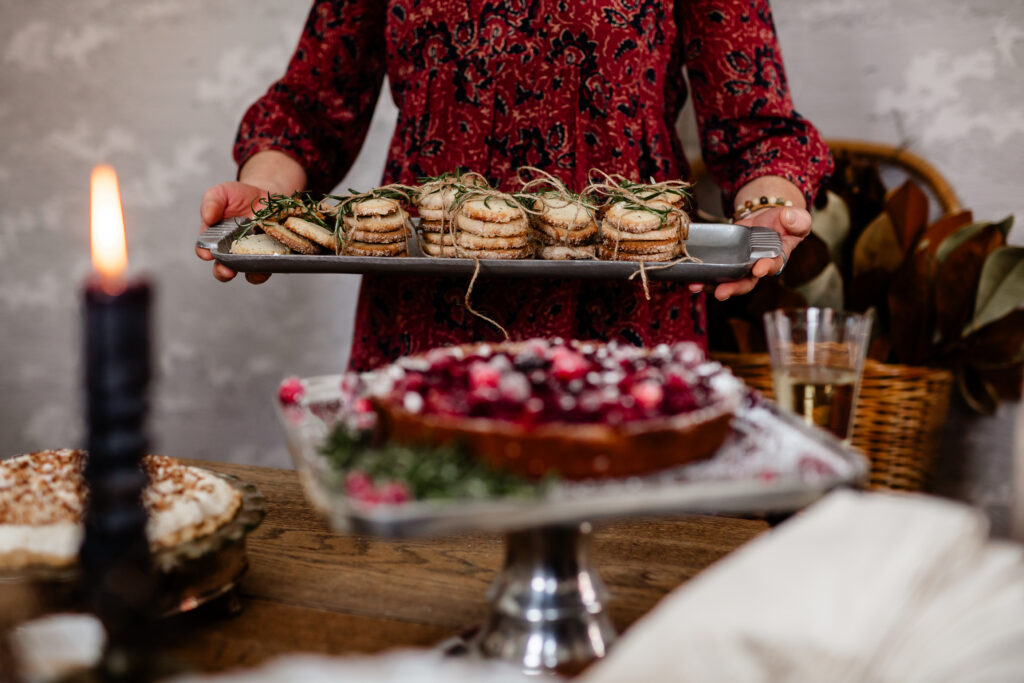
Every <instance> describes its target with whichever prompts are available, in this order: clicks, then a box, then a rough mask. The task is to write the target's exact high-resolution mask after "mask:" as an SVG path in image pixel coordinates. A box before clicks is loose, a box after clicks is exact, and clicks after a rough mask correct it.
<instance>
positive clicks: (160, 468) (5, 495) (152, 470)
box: [0, 449, 242, 569]
mask: <svg viewBox="0 0 1024 683" xmlns="http://www.w3.org/2000/svg"><path fill="white" fill-rule="evenodd" d="M87 457H88V456H87V455H86V453H85V452H84V451H80V450H71V449H63V450H51V451H40V452H38V453H29V454H27V455H19V456H16V457H13V458H10V459H8V460H2V461H0V568H6V569H18V568H22V567H28V566H33V565H49V566H65V565H71V564H73V563H74V562H75V560H76V557H77V555H78V548H79V546H80V545H81V542H82V534H83V525H82V518H83V515H84V514H85V506H86V502H87V499H88V490H87V488H86V483H85V477H84V475H83V471H84V468H85V461H86V458H87ZM142 466H143V467H144V468H145V470H146V473H147V475H148V477H149V485H148V486H147V488H146V489H145V491H144V492H143V495H142V503H143V507H144V508H145V509H146V512H147V514H148V516H149V521H148V523H147V525H146V535H147V536H148V537H149V545H150V548H151V549H152V550H154V551H157V550H162V549H165V548H171V547H174V546H177V545H179V544H181V543H186V542H188V541H191V540H193V539H196V538H199V537H201V536H205V535H206V534H209V533H211V532H213V531H215V530H216V529H218V528H220V527H221V526H223V525H224V524H226V523H227V522H229V521H231V520H232V519H233V518H234V516H235V514H236V513H237V512H238V509H239V507H240V506H241V503H242V497H241V494H240V493H239V492H238V491H237V490H236V489H235V488H234V487H233V486H231V484H229V483H228V482H227V481H225V480H224V479H222V478H220V477H218V476H216V475H214V474H213V473H211V472H208V471H206V470H203V469H200V468H198V467H190V466H188V465H185V464H183V463H181V462H179V461H178V460H176V459H174V458H170V457H167V456H163V455H148V456H146V457H145V458H144V459H143V464H142Z"/></svg>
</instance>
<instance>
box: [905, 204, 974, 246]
mask: <svg viewBox="0 0 1024 683" xmlns="http://www.w3.org/2000/svg"><path fill="white" fill-rule="evenodd" d="M973 220H974V214H972V213H971V212H970V211H961V212H960V213H949V214H946V215H945V216H943V217H942V218H939V219H938V220H937V221H935V222H934V223H932V224H931V225H930V226H928V227H927V228H925V231H924V236H923V237H922V238H921V241H920V242H918V243H917V248H918V249H927V250H928V251H930V252H931V253H932V254H934V253H936V252H937V251H938V250H939V245H940V244H942V242H943V241H944V240H945V239H946V238H947V237H949V236H950V235H952V234H953V233H954V232H956V231H957V230H959V229H960V228H962V227H964V226H965V225H969V224H970V223H971V221H973Z"/></svg>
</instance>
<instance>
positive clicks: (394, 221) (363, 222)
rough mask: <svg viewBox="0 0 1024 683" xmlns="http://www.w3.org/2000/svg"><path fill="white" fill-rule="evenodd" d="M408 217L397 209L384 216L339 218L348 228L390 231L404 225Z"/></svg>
mask: <svg viewBox="0 0 1024 683" xmlns="http://www.w3.org/2000/svg"><path fill="white" fill-rule="evenodd" d="M408 218H409V214H407V213H406V212H405V211H404V210H402V209H399V210H398V211H395V212H394V213H390V214H387V215H386V216H343V217H342V219H341V220H342V222H343V223H344V224H345V227H346V228H348V229H349V230H364V231H368V232H392V231H393V230H398V229H399V228H400V227H402V226H403V225H405V223H406V220H407V219H408Z"/></svg>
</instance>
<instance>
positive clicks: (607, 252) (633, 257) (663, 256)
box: [597, 244, 679, 263]
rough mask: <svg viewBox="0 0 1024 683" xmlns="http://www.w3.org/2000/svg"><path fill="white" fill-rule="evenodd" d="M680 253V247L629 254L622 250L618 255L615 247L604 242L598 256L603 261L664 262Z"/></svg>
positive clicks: (599, 248)
mask: <svg viewBox="0 0 1024 683" xmlns="http://www.w3.org/2000/svg"><path fill="white" fill-rule="evenodd" d="M678 255H679V250H678V249H673V250H672V251H666V252H661V253H656V254H628V253H626V252H624V251H620V252H619V253H618V254H617V255H616V254H615V250H614V249H609V248H608V247H606V246H604V245H603V244H602V245H601V246H599V247H598V248H597V256H598V258H600V259H601V260H603V261H643V262H645V263H664V262H665V261H671V260H673V259H674V258H676V257H677V256H678Z"/></svg>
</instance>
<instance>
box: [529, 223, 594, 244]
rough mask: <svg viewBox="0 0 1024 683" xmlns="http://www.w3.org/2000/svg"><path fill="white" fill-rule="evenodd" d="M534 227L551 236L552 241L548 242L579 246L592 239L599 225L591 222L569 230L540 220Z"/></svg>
mask: <svg viewBox="0 0 1024 683" xmlns="http://www.w3.org/2000/svg"><path fill="white" fill-rule="evenodd" d="M533 227H534V229H535V230H536V231H537V232H539V233H541V234H543V235H546V236H547V237H548V238H550V239H551V240H553V241H551V242H547V241H546V240H545V243H546V244H566V245H569V246H579V245H581V244H586V243H587V242H589V241H591V240H592V239H593V237H594V235H596V234H597V225H595V224H593V223H591V224H590V225H587V226H584V227H582V228H580V229H578V230H567V229H565V228H559V227H556V226H554V225H549V224H548V223H547V222H545V221H542V220H538V221H537V222H536V223H534V225H533Z"/></svg>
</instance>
